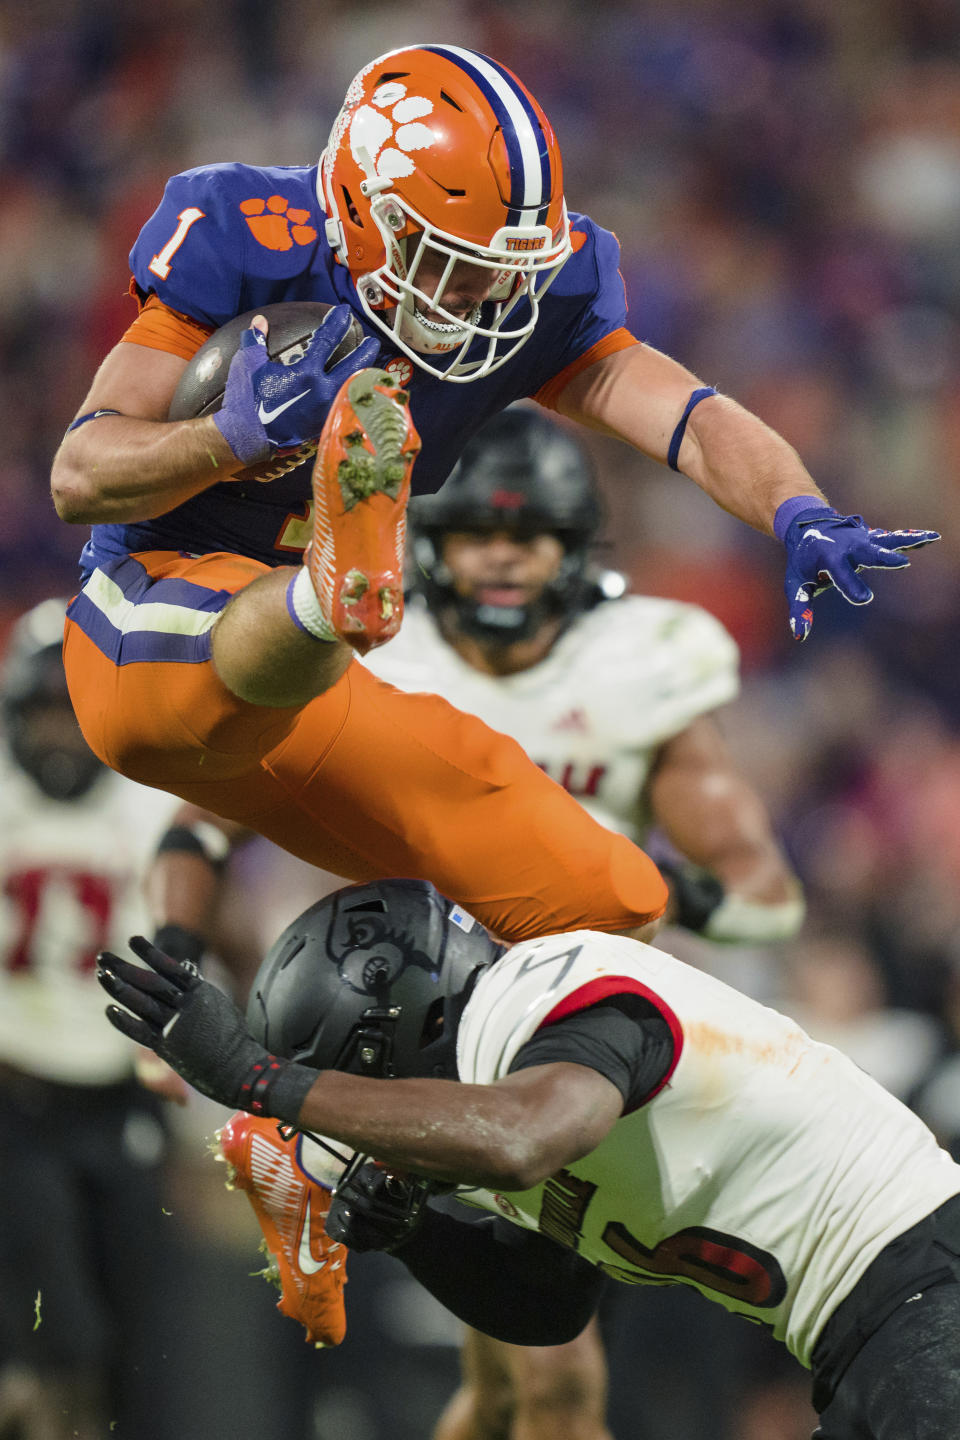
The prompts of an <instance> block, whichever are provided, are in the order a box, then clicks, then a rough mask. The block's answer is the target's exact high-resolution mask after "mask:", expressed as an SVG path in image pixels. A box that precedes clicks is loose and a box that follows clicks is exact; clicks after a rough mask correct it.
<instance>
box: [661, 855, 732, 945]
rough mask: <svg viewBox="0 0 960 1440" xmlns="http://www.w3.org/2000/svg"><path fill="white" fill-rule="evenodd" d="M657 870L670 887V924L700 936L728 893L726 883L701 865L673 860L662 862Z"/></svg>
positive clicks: (668, 912) (668, 911)
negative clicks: (674, 861)
mask: <svg viewBox="0 0 960 1440" xmlns="http://www.w3.org/2000/svg"><path fill="white" fill-rule="evenodd" d="M657 869H658V870H659V871H660V874H661V875H662V876H663V878H664V880H666V882H667V885H668V886H669V887H670V899H671V902H672V903H671V905H670V906H669V907H668V910H667V914H668V915H669V918H670V924H671V925H682V926H683V928H684V929H685V930H694V931H696V932H697V933H699V932H700V931H701V930H703V929H704V927H705V926H706V924H707V922H708V921H709V919H710V916H711V915H712V914H713V912H714V910H716V909H717V908H718V906H719V905H720V904H721V902H722V900H723V897H724V895H725V894H726V891H725V890H724V888H723V886H722V884H721V883H720V881H719V880H718V879H717V877H716V876H715V875H711V874H710V872H709V871H708V870H701V869H700V867H699V866H698V865H691V864H688V863H683V864H676V865H675V864H674V863H673V862H672V861H664V860H660V861H658V862H657Z"/></svg>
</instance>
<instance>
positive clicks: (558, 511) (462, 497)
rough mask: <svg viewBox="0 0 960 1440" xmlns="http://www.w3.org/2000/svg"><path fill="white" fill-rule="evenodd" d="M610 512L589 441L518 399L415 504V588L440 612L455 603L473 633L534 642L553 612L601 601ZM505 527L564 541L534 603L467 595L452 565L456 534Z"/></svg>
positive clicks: (459, 619) (463, 624) (573, 610)
mask: <svg viewBox="0 0 960 1440" xmlns="http://www.w3.org/2000/svg"><path fill="white" fill-rule="evenodd" d="M601 519H602V509H601V504H600V494H599V490H598V488H597V484H596V480H595V478H594V474H593V469H592V466H591V464H590V461H589V459H588V457H587V454H586V451H585V450H584V449H583V447H582V446H581V445H580V444H579V443H578V442H577V441H576V440H575V439H574V438H573V437H572V436H571V435H570V434H569V433H568V432H567V431H566V430H565V429H564V428H563V427H562V426H561V425H559V424H558V423H557V422H556V421H555V420H551V419H550V418H549V416H547V415H545V414H543V413H542V412H541V411H539V410H537V409H534V408H532V407H531V406H526V405H518V406H513V407H511V408H510V409H508V410H504V411H502V412H501V414H499V415H497V416H496V417H495V418H494V419H493V420H491V421H489V422H488V423H487V424H486V425H484V427H483V428H482V429H481V430H479V431H478V432H477V434H476V435H475V436H474V437H473V439H472V440H471V441H470V442H469V444H468V445H467V446H466V448H465V450H464V452H463V454H462V455H461V457H460V459H459V460H458V462H457V464H456V466H455V467H454V469H453V470H452V471H451V473H450V475H449V476H448V478H447V480H446V481H445V483H444V484H443V486H442V487H441V489H440V490H438V491H437V493H436V494H435V495H421V496H418V497H416V499H414V500H412V501H411V502H410V510H409V523H410V529H411V536H412V541H413V557H414V560H415V561H416V566H417V571H418V574H417V576H415V577H414V585H415V587H416V588H418V589H419V590H420V591H421V592H422V594H423V596H424V598H425V599H426V602H427V604H428V606H429V607H430V609H431V610H432V611H433V612H434V613H435V614H439V613H442V612H443V611H445V610H450V609H451V608H453V609H454V611H455V613H456V619H457V624H458V625H459V627H460V628H461V629H462V630H463V631H465V632H466V633H467V634H472V635H476V636H478V637H479V638H481V639H485V640H488V641H489V640H495V641H496V640H499V641H502V643H503V644H505V645H508V644H510V643H512V642H513V641H515V640H524V639H526V638H527V637H528V636H530V635H532V634H534V633H535V632H536V631H537V629H538V628H539V627H540V625H541V624H542V623H543V621H544V620H545V619H546V618H547V617H548V616H551V615H562V616H564V617H566V618H568V619H572V617H573V616H574V615H576V614H577V613H578V612H579V611H581V610H584V609H588V608H590V606H591V605H593V604H595V603H596V601H597V600H598V599H600V598H601V595H600V594H599V593H598V590H597V586H596V584H595V582H594V581H593V580H592V578H591V577H590V576H589V574H588V561H589V553H590V547H591V545H592V544H593V542H594V540H595V538H596V535H597V531H598V530H599V528H600V522H601ZM501 529H509V530H514V531H516V532H517V533H519V534H524V535H536V534H542V533H544V532H547V533H550V534H553V535H556V536H558V537H559V539H560V540H561V541H562V542H563V547H564V557H563V560H562V562H561V565H560V569H559V571H558V573H557V575H556V576H555V577H554V579H553V580H551V581H550V582H549V584H548V585H546V586H545V587H544V589H543V590H542V591H541V593H540V594H539V595H538V596H537V598H536V599H535V600H534V601H532V602H531V603H530V604H527V605H486V604H483V605H481V604H478V603H477V602H476V601H475V600H472V599H470V598H469V597H465V596H462V595H458V594H457V592H456V589H455V586H454V583H453V577H452V575H451V573H450V570H449V568H448V567H447V566H446V565H445V564H444V560H443V538H444V536H445V535H446V534H448V533H449V532H450V531H452V530H469V531H478V530H501Z"/></svg>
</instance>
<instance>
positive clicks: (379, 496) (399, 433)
mask: <svg viewBox="0 0 960 1440" xmlns="http://www.w3.org/2000/svg"><path fill="white" fill-rule="evenodd" d="M419 451H420V437H419V435H418V434H417V431H416V428H415V427H414V424H413V420H412V419H411V416H410V407H409V400H408V396H407V392H406V391H405V390H403V389H401V387H400V385H399V384H398V383H397V381H396V380H395V379H394V377H393V376H392V375H390V374H388V373H387V371H386V370H377V369H366V370H358V371H357V372H356V374H354V375H351V376H350V378H349V380H347V381H345V382H344V384H343V386H342V387H341V389H340V392H339V394H338V395H337V397H336V399H335V400H334V402H333V404H332V405H331V407H330V412H329V414H328V415H327V418H326V421H325V423H324V426H323V431H322V432H321V435H320V441H319V445H318V448H317V458H316V461H315V462H314V467H313V538H312V540H311V542H310V544H309V546H308V547H307V553H306V555H305V556H304V560H305V562H306V564H307V566H308V568H309V571H310V578H311V580H312V582H313V588H314V591H315V592H316V596H317V600H318V602H319V604H320V609H321V611H322V612H323V615H324V618H325V620H326V621H327V623H328V624H329V626H330V629H331V630H332V631H333V632H334V634H335V635H336V636H338V637H339V638H340V639H341V640H344V641H346V643H347V644H348V645H350V646H352V647H353V649H354V650H358V651H359V652H360V654H361V655H363V654H366V652H367V651H368V650H372V649H373V648H374V647H375V646H377V645H382V644H384V642H385V641H387V640H389V639H391V638H392V637H393V636H394V635H396V633H397V631H398V630H399V629H400V622H401V620H402V619H403V560H404V536H405V533H406V518H407V501H408V500H409V498H410V472H411V470H412V469H413V463H414V461H415V460H416V458H417V455H418V454H419Z"/></svg>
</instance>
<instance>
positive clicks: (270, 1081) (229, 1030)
mask: <svg viewBox="0 0 960 1440" xmlns="http://www.w3.org/2000/svg"><path fill="white" fill-rule="evenodd" d="M130 949H131V950H132V951H133V952H134V954H135V955H138V956H139V957H140V959H141V960H145V961H146V963H147V964H148V965H149V966H150V967H151V968H150V969H149V970H144V969H143V968H142V967H141V966H139V965H131V964H130V962H129V961H128V960H121V959H120V957H119V955H112V954H111V953H110V951H109V950H104V951H103V952H102V954H101V955H99V956H98V964H99V969H98V970H97V979H98V980H99V981H100V984H101V985H102V986H103V988H104V990H106V992H107V994H108V995H112V996H113V998H114V1000H119V1002H120V1004H121V1005H125V1006H126V1009H125V1010H121V1009H119V1008H118V1006H116V1005H108V1006H107V1019H108V1020H109V1021H110V1023H111V1025H113V1026H115V1027H116V1029H117V1030H121V1031H122V1032H123V1034H124V1035H129V1037H130V1039H131V1040H135V1041H136V1042H137V1044H138V1045H146V1046H147V1048H148V1049H150V1050H155V1051H156V1052H157V1054H158V1055H159V1056H160V1058H161V1060H165V1061H166V1062H167V1064H168V1065H170V1066H172V1067H173V1069H174V1070H176V1072H177V1074H178V1075H182V1076H183V1078H184V1080H186V1081H187V1083H188V1084H190V1085H192V1086H193V1087H194V1089H196V1090H199V1091H200V1092H201V1094H203V1095H209V1097H210V1099H211V1100H217V1101H219V1102H220V1104H221V1105H226V1106H229V1107H230V1108H231V1109H234V1110H250V1111H252V1112H253V1114H255V1115H274V1116H276V1118H277V1119H278V1120H285V1121H286V1122H287V1123H288V1124H291V1125H295V1124H296V1122H297V1117H298V1116H299V1114H300V1108H301V1106H302V1105H303V1102H304V1099H305V1097H306V1094H307V1091H308V1090H309V1089H310V1087H311V1086H312V1085H313V1082H314V1081H315V1080H316V1078H317V1071H316V1070H311V1069H309V1068H308V1067H307V1066H306V1065H297V1064H295V1063H294V1062H293V1061H290V1060H279V1059H278V1058H277V1057H276V1056H275V1055H271V1054H270V1052H269V1051H268V1050H265V1049H264V1048H263V1046H262V1045H260V1044H258V1043H257V1041H256V1040H254V1039H253V1037H252V1035H251V1034H250V1033H249V1031H248V1030H247V1022H246V1020H245V1019H244V1017H243V1015H242V1014H241V1013H240V1011H239V1010H238V1009H237V1007H236V1005H234V1003H233V1001H232V1000H230V999H228V997H227V996H226V995H225V994H224V993H223V991H222V990H218V989H217V987H216V986H215V985H211V984H210V982H209V981H208V980H203V979H201V977H200V973H199V971H198V970H197V967H196V965H194V964H193V962H192V961H190V960H173V959H171V957H170V956H169V955H165V954H164V953H163V951H162V950H158V949H157V947H156V946H155V945H151V944H150V941H149V940H146V939H145V938H144V937H143V936H142V935H134V936H133V938H132V939H131V941H130ZM129 1011H132V1012H133V1013H132V1014H129V1013H128V1012H129Z"/></svg>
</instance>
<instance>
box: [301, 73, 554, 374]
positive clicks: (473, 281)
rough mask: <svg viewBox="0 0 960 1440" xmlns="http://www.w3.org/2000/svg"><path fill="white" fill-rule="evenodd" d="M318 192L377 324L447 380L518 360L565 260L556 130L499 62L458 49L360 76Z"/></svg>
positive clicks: (340, 255)
mask: <svg viewBox="0 0 960 1440" xmlns="http://www.w3.org/2000/svg"><path fill="white" fill-rule="evenodd" d="M318 188H319V192H320V194H319V198H320V203H321V205H322V206H323V208H324V209H325V211H326V213H327V215H328V217H329V218H328V220H327V237H328V239H329V241H330V244H331V246H332V247H333V250H334V253H335V255H336V257H337V259H338V260H339V262H340V263H341V264H342V265H345V266H347V268H348V269H349V271H350V274H351V276H352V277H353V280H354V283H355V284H356V287H357V291H358V294H359V296H360V303H361V304H362V306H363V309H364V311H365V313H366V314H367V316H368V318H369V319H370V320H371V321H372V322H373V323H374V324H375V325H376V326H377V327H378V328H379V329H380V330H381V331H383V332H384V333H385V334H386V335H387V337H388V338H389V339H390V341H391V342H392V344H393V345H395V346H396V347H397V348H398V349H399V350H402V351H403V352H404V354H406V355H408V356H409V357H410V358H411V359H412V360H413V361H414V362H415V363H416V364H417V365H418V366H420V368H421V369H424V370H427V371H428V372H429V373H430V374H432V375H436V376H439V377H440V378H442V379H446V380H457V381H460V382H463V381H467V380H476V379H479V378H480V377H481V376H482V375H488V374H489V373H490V372H491V371H492V370H495V369H497V368H498V367H499V366H500V365H502V364H503V363H504V361H506V360H508V359H509V358H510V357H511V356H512V355H514V354H515V353H516V352H517V350H518V349H519V348H520V346H521V345H522V344H523V343H524V341H525V340H526V339H527V337H528V336H529V335H530V334H531V332H532V331H533V328H534V326H535V325H536V323H537V317H538V312H539V300H540V297H541V296H542V295H543V293H544V291H545V290H546V288H547V286H548V285H549V284H550V283H551V281H552V280H553V279H554V277H555V276H556V274H557V273H558V271H559V270H560V267H561V266H562V265H563V264H564V262H565V261H566V260H567V259H568V257H569V255H570V254H571V246H570V228H569V224H568V221H567V212H566V207H565V205H564V200H563V171H562V165H561V160H560V150H559V147H558V145H557V141H556V137H555V136H554V133H553V130H552V128H551V126H550V122H549V121H548V119H547V117H546V115H544V113H543V111H542V110H541V108H540V106H539V105H538V104H537V102H536V100H535V99H534V98H533V96H532V95H531V94H530V92H529V91H528V90H527V89H526V88H525V87H524V86H523V85H521V83H520V81H519V80H518V79H517V78H516V76H515V75H513V74H511V72H510V71H509V70H507V69H506V68H505V66H503V65H500V64H499V63H498V62H497V61H495V60H491V59H489V58H488V57H487V56H485V55H480V54H478V53H477V52H476V51H473V50H464V49H461V48H460V47H459V46H455V45H423V46H415V47H412V48H409V49H404V50H394V51H392V52H391V53H389V54H387V55H383V56H381V57H380V58H379V59H377V60H374V61H373V62H372V63H371V64H369V65H367V66H366V67H365V68H364V69H363V70H361V72H360V74H359V75H357V77H356V78H355V79H354V80H353V82H352V83H351V85H350V88H349V90H348V91H347V96H346V100H345V101H344V105H343V109H342V110H341V111H340V114H339V115H338V117H337V119H336V121H335V122H334V126H333V129H332V131H331V133H330V139H329V142H328V145H327V148H326V150H325V151H324V153H323V156H322V157H321V162H320V174H319V180H318ZM451 297H453V298H451ZM508 322H509V323H508ZM468 352H469V358H468ZM428 356H429V357H433V358H431V359H428V358H426V357H428ZM441 357H443V358H441Z"/></svg>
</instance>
